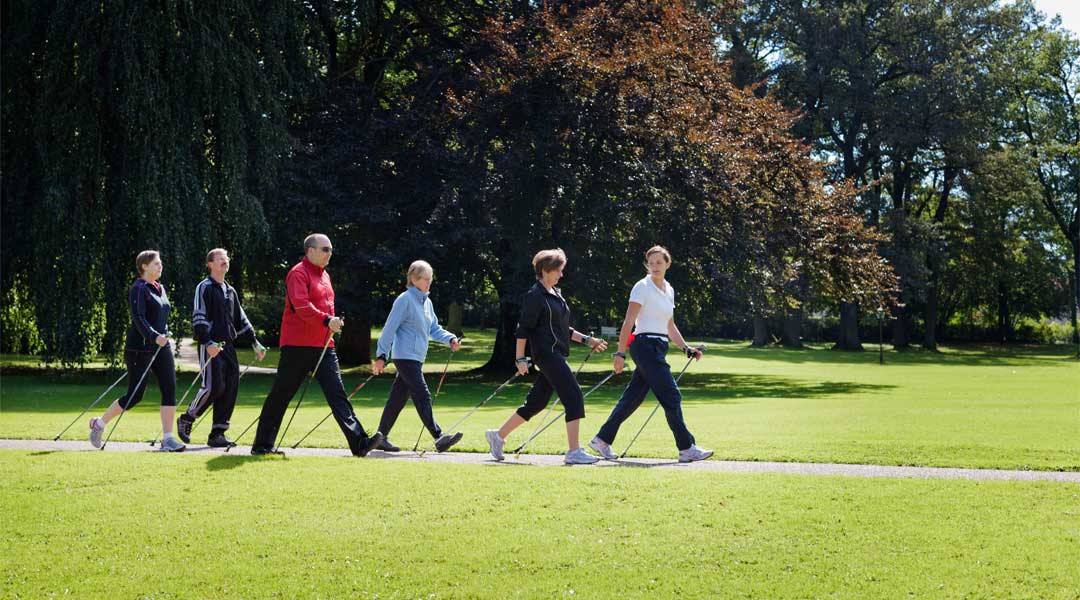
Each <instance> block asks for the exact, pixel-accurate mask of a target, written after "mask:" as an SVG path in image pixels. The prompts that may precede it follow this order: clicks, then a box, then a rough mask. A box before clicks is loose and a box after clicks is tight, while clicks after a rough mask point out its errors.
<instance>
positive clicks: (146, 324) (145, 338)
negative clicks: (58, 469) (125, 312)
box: [124, 277, 172, 352]
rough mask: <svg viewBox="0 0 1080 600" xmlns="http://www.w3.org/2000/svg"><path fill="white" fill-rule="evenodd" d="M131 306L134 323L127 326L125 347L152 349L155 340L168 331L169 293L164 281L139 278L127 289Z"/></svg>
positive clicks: (155, 348)
mask: <svg viewBox="0 0 1080 600" xmlns="http://www.w3.org/2000/svg"><path fill="white" fill-rule="evenodd" d="M128 308H130V309H131V327H129V328H128V333H127V340H126V341H125V342H124V350H133V351H136V352H153V351H154V350H157V343H156V342H155V340H156V339H157V336H159V335H167V334H168V331H169V312H170V311H171V310H172V305H170V304H169V295H168V294H166V293H165V287H164V286H162V285H160V284H159V285H156V286H155V285H153V284H151V283H150V282H148V281H146V280H145V279H143V278H142V277H140V278H138V279H136V280H135V281H134V283H132V284H131V289H130V290H128Z"/></svg>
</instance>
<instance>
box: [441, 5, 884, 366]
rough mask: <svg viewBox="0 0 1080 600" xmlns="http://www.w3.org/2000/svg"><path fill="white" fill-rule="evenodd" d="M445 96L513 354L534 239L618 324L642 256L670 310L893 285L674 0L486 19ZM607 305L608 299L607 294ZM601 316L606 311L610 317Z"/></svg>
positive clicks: (764, 303)
mask: <svg viewBox="0 0 1080 600" xmlns="http://www.w3.org/2000/svg"><path fill="white" fill-rule="evenodd" d="M467 58H468V60H469V61H471V67H472V68H471V69H470V72H471V73H472V77H471V78H470V79H469V80H468V81H466V82H463V83H462V84H461V85H459V86H457V87H455V88H454V89H452V90H450V91H449V92H448V95H449V97H450V101H449V102H448V103H447V106H448V107H449V111H450V116H451V118H452V119H454V120H455V122H456V126H457V131H458V132H459V134H458V136H459V137H458V139H457V143H458V144H460V148H461V152H463V153H464V154H465V155H466V156H467V160H466V161H465V164H467V165H468V167H467V168H466V169H465V171H466V172H464V173H462V179H461V182H462V183H461V192H462V193H461V197H462V198H464V200H463V202H469V203H471V204H472V210H473V214H475V215H477V218H478V219H481V220H483V221H484V222H485V223H486V224H487V225H488V226H489V227H490V229H491V232H492V238H491V241H490V245H489V246H488V247H487V248H485V249H483V251H484V252H487V253H488V254H489V255H490V258H491V260H492V262H493V264H494V265H495V268H494V271H495V272H494V274H493V277H492V279H493V281H494V282H495V286H496V288H497V290H498V293H499V299H500V308H501V323H500V328H499V334H498V339H497V342H496V350H495V353H494V355H493V357H492V360H491V362H490V363H489V366H492V367H495V366H499V367H501V366H503V365H504V364H506V363H507V362H508V361H510V360H512V339H511V337H512V332H513V327H514V324H515V322H516V319H517V314H518V299H519V297H520V294H521V292H522V291H523V290H524V289H525V286H526V285H528V282H529V280H530V276H529V272H528V266H529V256H530V255H531V253H532V252H534V251H535V250H536V249H537V248H540V247H547V246H551V245H560V246H563V247H564V248H566V249H567V251H568V254H569V257H570V260H571V262H572V269H571V270H569V273H570V274H569V275H568V277H567V279H566V280H565V284H564V289H565V290H566V291H567V294H568V296H570V297H571V298H573V299H574V301H575V302H577V305H578V306H580V310H581V311H582V312H584V313H586V314H597V315H600V316H601V317H606V318H609V319H610V318H618V317H619V316H621V311H622V310H623V309H624V308H625V304H624V301H625V300H624V299H625V296H626V293H627V290H628V289H629V286H630V284H631V283H632V282H633V281H634V280H635V279H637V278H639V277H640V276H641V268H640V266H639V265H640V257H641V251H642V250H644V249H645V248H646V247H647V246H649V245H651V244H653V243H662V244H665V245H667V246H668V247H670V248H671V249H672V251H673V253H674V254H675V256H676V258H677V261H676V268H674V269H673V270H672V272H671V274H670V275H671V279H672V282H673V284H674V285H675V286H676V289H678V290H680V309H679V310H680V315H681V318H683V319H684V320H688V321H689V322H691V323H694V322H695V316H696V315H697V314H700V312H701V311H702V309H706V311H707V312H710V313H714V314H715V312H716V310H717V305H718V304H720V305H725V308H726V309H728V310H731V311H732V312H742V313H743V314H746V312H747V311H749V312H750V313H752V314H758V315H768V314H772V313H775V312H777V311H782V310H786V309H788V308H790V307H792V306H797V305H798V304H799V303H800V302H802V301H804V300H805V299H806V298H808V297H810V296H811V295H814V294H821V295H826V296H828V297H830V298H832V299H835V300H845V301H849V302H858V303H859V305H860V306H864V307H877V306H878V305H879V304H881V303H887V302H889V301H890V297H891V291H892V290H893V288H895V283H896V282H895V277H894V275H893V273H892V270H891V269H890V267H889V265H888V264H887V263H886V261H885V260H884V259H882V258H881V257H880V256H879V255H878V253H877V250H876V247H877V243H878V242H879V241H881V234H879V233H878V232H876V231H875V230H873V229H871V228H869V227H867V226H865V225H863V223H862V220H861V219H860V217H859V216H858V215H857V214H856V212H855V210H854V206H855V199H856V190H854V189H853V187H852V186H851V185H848V184H842V185H838V186H828V185H826V183H825V182H826V177H825V173H824V165H823V164H822V163H821V162H819V161H818V160H816V159H815V158H813V157H812V156H811V155H810V151H809V148H808V147H807V146H806V145H805V144H803V143H802V142H800V141H797V140H796V139H794V138H793V137H792V136H791V134H790V131H791V125H792V122H793V118H794V115H793V114H792V113H791V112H789V111H786V110H784V109H783V108H781V106H780V105H778V104H777V103H776V102H774V101H772V100H770V99H767V98H758V97H755V96H754V94H753V93H752V91H747V90H740V89H738V88H736V87H735V86H734V85H733V84H732V83H731V76H730V73H729V67H728V65H727V64H725V63H724V62H722V61H721V60H720V59H719V58H718V56H717V53H716V48H715V46H714V38H713V33H712V24H711V23H710V22H708V21H707V20H706V19H705V18H704V17H703V16H702V15H701V14H700V13H698V12H696V11H694V10H693V9H692V8H690V7H688V6H686V5H684V4H682V3H680V2H674V3H672V2H659V1H651V0H632V1H629V2H620V3H550V4H545V5H544V6H542V7H540V8H539V9H537V10H536V11H534V12H532V13H531V14H527V15H524V16H507V17H504V18H500V19H494V20H492V21H490V22H489V24H488V26H487V27H486V28H485V30H484V31H483V32H482V35H480V36H479V37H478V41H477V43H476V45H475V47H473V48H470V49H469V51H468V53H467ZM614 299H618V301H615V300H614ZM605 310H606V311H607V312H606V313H605Z"/></svg>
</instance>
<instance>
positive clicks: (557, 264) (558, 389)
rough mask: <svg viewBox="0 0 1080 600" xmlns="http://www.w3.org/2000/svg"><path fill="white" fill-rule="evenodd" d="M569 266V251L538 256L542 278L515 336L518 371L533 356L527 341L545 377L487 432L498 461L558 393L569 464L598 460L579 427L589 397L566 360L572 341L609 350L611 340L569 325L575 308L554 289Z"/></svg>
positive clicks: (536, 266)
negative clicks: (515, 436)
mask: <svg viewBox="0 0 1080 600" xmlns="http://www.w3.org/2000/svg"><path fill="white" fill-rule="evenodd" d="M565 267H566V254H565V253H564V252H563V251H562V250H561V249H554V250H541V251H540V252H537V253H536V256H534V257H533V269H534V270H535V271H536V279H537V281H536V283H535V284H534V285H533V287H532V288H531V289H530V290H529V291H528V292H527V293H526V294H525V298H524V299H523V300H522V304H521V319H520V320H519V321H518V328H517V334H516V337H517V359H516V363H517V369H518V374H519V375H524V374H526V373H528V372H529V359H528V358H526V357H525V343H526V341H527V342H528V343H529V347H530V348H531V349H532V359H533V362H534V363H535V364H536V366H537V367H538V368H539V369H540V377H538V378H537V380H536V383H534V384H533V386H532V389H530V390H529V394H528V395H527V396H526V397H525V403H524V404H523V405H521V407H519V408H518V409H517V411H515V412H514V414H513V415H511V416H510V418H509V419H507V421H506V423H504V424H503V426H502V427H501V428H500V429H498V430H496V429H489V430H487V432H486V435H487V441H488V446H489V447H490V449H491V455H492V456H493V457H495V460H502V459H503V446H504V445H505V444H506V438H507V437H508V436H509V435H510V433H511V432H513V431H514V430H515V429H517V428H518V427H520V426H521V425H522V424H524V423H525V422H526V421H528V420H529V419H531V418H532V417H533V416H534V415H536V414H537V413H539V412H540V411H541V410H543V409H544V407H545V406H547V403H548V401H549V400H551V394H552V393H553V392H554V393H558V394H559V401H560V402H562V404H563V407H564V408H565V409H566V440H567V443H568V445H569V450H568V451H567V452H566V457H565V459H564V462H565V463H566V464H568V465H581V464H585V465H587V464H592V463H594V462H596V461H597V459H596V457H594V456H590V455H589V454H587V453H586V452H585V450H584V449H582V448H581V446H580V445H579V441H578V431H579V426H580V424H581V419H583V418H585V398H584V397H583V395H582V393H581V386H579V385H578V382H577V378H575V377H574V373H573V371H571V369H570V365H568V364H567V363H566V357H567V356H569V355H570V342H571V341H575V342H580V343H582V344H585V345H587V346H589V347H590V348H591V349H592V351H593V352H602V351H603V350H605V349H606V348H607V342H605V341H604V340H602V339H600V338H594V337H589V336H587V335H585V334H583V333H579V332H577V331H574V329H573V328H572V327H570V307H569V306H568V305H567V304H566V300H565V299H563V296H562V292H560V291H559V288H557V287H555V284H556V283H558V282H559V279H561V278H562V276H563V269H564V268H565Z"/></svg>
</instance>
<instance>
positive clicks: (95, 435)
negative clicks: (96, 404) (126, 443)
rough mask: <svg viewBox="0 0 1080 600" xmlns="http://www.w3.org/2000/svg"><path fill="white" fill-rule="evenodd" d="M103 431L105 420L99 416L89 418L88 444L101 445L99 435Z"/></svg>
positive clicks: (96, 446)
mask: <svg viewBox="0 0 1080 600" xmlns="http://www.w3.org/2000/svg"><path fill="white" fill-rule="evenodd" d="M104 433H105V421H104V420H102V418H101V417H94V418H93V419H90V445H91V446H93V447H95V448H100V447H101V436H102V435H103V434H104Z"/></svg>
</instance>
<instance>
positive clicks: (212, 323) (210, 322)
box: [191, 277, 257, 344]
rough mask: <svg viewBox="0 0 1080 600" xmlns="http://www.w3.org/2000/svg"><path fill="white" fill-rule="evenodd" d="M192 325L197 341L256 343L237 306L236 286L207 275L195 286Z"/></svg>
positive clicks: (245, 317)
mask: <svg viewBox="0 0 1080 600" xmlns="http://www.w3.org/2000/svg"><path fill="white" fill-rule="evenodd" d="M194 308H195V310H194V311H193V313H192V315H191V325H192V328H194V330H195V339H196V340H198V341H199V343H200V344H209V343H210V342H226V343H229V344H231V343H234V342H236V341H248V342H252V343H254V342H256V341H257V340H256V339H255V329H254V328H253V327H252V326H251V322H250V321H248V318H247V315H246V314H244V307H242V306H240V298H238V297H237V295H236V289H235V288H233V286H231V285H229V284H227V283H218V282H216V281H214V280H213V278H211V277H207V278H206V279H203V280H202V281H200V282H199V285H197V286H195V302H194Z"/></svg>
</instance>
